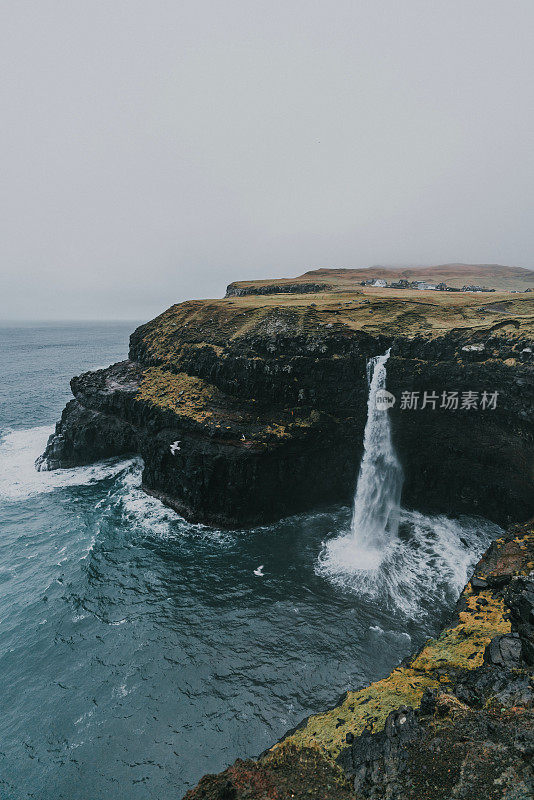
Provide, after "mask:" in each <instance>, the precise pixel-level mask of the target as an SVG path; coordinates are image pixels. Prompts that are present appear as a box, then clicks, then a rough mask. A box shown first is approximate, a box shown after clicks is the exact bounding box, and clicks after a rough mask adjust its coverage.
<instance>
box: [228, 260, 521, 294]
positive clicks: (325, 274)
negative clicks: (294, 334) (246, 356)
mask: <svg viewBox="0 0 534 800" xmlns="http://www.w3.org/2000/svg"><path fill="white" fill-rule="evenodd" d="M369 278H383V279H384V280H387V281H394V280H400V279H402V278H404V279H406V280H409V281H416V280H421V281H424V280H426V281H429V282H431V283H441V282H444V283H447V284H448V285H449V286H453V287H457V288H461V287H462V286H464V285H478V286H483V287H486V288H488V289H497V290H498V291H511V290H515V291H520V292H523V291H525V289H528V288H529V287H530V288H532V289H534V271H532V270H530V269H525V268H524V267H506V266H503V265H501V264H438V265H434V266H419V267H410V266H408V267H387V266H376V267H364V268H359V269H334V268H331V267H321V268H319V269H312V270H309V271H308V272H305V273H304V274H303V275H299V276H298V277H296V278H268V279H265V280H255V281H235V282H234V283H231V284H230V285H229V286H228V295H229V296H231V295H241V294H277V293H283V292H288V291H289V292H297V291H299V286H300V285H302V291H303V292H316V291H321V290H324V289H351V288H355V287H356V286H357V285H358V284H359V283H360V282H361V281H363V280H368V279H369Z"/></svg>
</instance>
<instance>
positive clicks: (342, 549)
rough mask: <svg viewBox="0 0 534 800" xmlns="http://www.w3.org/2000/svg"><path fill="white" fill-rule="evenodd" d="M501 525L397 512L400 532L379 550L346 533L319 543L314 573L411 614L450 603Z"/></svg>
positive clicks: (469, 519) (466, 519)
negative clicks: (362, 545)
mask: <svg viewBox="0 0 534 800" xmlns="http://www.w3.org/2000/svg"><path fill="white" fill-rule="evenodd" d="M500 533H501V529H500V528H499V527H498V526H497V525H494V524H493V523H491V522H488V521H487V520H482V519H476V518H462V519H460V520H453V519H449V518H448V517H444V516H435V517H430V516H425V515H424V514H420V513H418V512H414V511H412V512H410V511H402V512H401V516H400V533H399V536H394V537H391V539H390V540H389V542H388V543H387V544H386V545H385V546H384V547H383V548H382V549H378V548H377V549H376V550H373V551H371V552H370V551H369V549H368V548H362V547H359V546H358V543H357V542H356V541H355V539H354V536H352V535H351V532H350V531H348V532H347V533H345V534H343V535H341V536H338V537H335V538H333V539H330V540H329V541H327V542H324V543H323V549H322V551H321V553H320V555H319V558H318V560H317V563H316V567H315V571H316V573H317V574H318V575H320V576H322V577H324V578H326V579H328V580H329V581H330V582H332V583H333V584H335V585H336V586H338V587H340V588H342V589H344V590H347V591H351V592H354V593H356V594H358V595H361V596H365V597H367V598H369V599H370V600H375V599H376V600H377V601H381V602H385V603H387V605H388V606H390V607H392V608H393V609H395V610H399V611H401V612H402V613H404V614H406V615H408V616H412V615H413V614H415V613H419V614H424V613H426V612H425V611H424V608H423V606H428V607H430V606H431V605H432V603H433V602H437V603H443V602H450V601H451V600H453V599H454V598H455V597H457V596H458V595H459V594H460V592H461V591H462V589H463V587H464V586H465V584H466V583H467V580H468V577H469V574H470V572H471V570H472V569H473V567H474V565H475V564H476V562H477V560H478V559H479V557H480V556H481V554H482V553H483V552H484V550H485V549H486V548H487V546H488V545H489V543H490V541H491V540H492V539H494V538H496V537H497V536H498V535H499V534H500Z"/></svg>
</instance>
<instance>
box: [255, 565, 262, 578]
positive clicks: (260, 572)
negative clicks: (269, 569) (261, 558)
mask: <svg viewBox="0 0 534 800" xmlns="http://www.w3.org/2000/svg"><path fill="white" fill-rule="evenodd" d="M254 575H256V577H257V578H263V577H264V575H263V564H260V566H259V567H257V568H256V569H255V570H254Z"/></svg>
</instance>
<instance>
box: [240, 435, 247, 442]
mask: <svg viewBox="0 0 534 800" xmlns="http://www.w3.org/2000/svg"><path fill="white" fill-rule="evenodd" d="M241 441H242V442H246V439H245V434H244V433H243V434H242V435H241Z"/></svg>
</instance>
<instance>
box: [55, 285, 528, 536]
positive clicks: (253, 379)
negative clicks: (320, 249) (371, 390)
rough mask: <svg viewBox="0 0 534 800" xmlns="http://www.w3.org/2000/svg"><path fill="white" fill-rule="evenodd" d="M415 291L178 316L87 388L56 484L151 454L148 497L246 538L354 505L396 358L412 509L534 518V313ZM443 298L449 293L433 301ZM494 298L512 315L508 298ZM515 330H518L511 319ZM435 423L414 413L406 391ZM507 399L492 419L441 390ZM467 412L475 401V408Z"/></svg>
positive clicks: (226, 307) (65, 433) (75, 387)
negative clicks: (370, 416)
mask: <svg viewBox="0 0 534 800" xmlns="http://www.w3.org/2000/svg"><path fill="white" fill-rule="evenodd" d="M415 294H418V295H419V297H420V294H421V293H405V296H403V297H402V298H399V297H394V296H392V295H391V294H389V295H388V296H387V298H384V297H383V296H381V295H380V294H373V293H368V292H364V291H362V292H351V293H324V292H321V293H320V294H309V295H299V296H292V295H288V296H281V295H279V296H277V297H275V298H273V297H272V296H271V297H242V298H241V297H240V298H227V299H224V300H211V301H191V302H188V303H183V304H181V305H179V306H172V307H171V308H170V309H168V311H166V312H164V313H163V314H162V315H160V316H159V317H157V318H156V319H155V320H153V321H151V322H149V323H147V324H146V325H143V326H141V327H140V328H138V329H137V330H136V331H135V332H134V333H133V335H132V337H131V344H130V354H129V355H130V358H129V360H128V361H125V362H122V363H119V364H115V365H113V366H112V367H110V368H109V369H107V370H100V371H97V372H94V373H87V374H85V375H81V376H79V377H77V378H74V379H73V380H72V382H71V387H72V391H73V395H74V400H73V401H71V402H70V403H69V404H68V405H67V407H66V409H65V411H64V412H63V415H62V418H61V421H60V422H59V423H58V426H57V430H56V433H55V435H54V436H53V437H51V440H50V442H49V444H48V447H47V450H46V452H45V454H44V456H43V457H42V459H41V467H42V468H49V469H53V468H57V467H67V466H72V465H77V464H86V463H89V462H91V461H94V460H95V459H99V458H107V457H111V456H119V455H124V454H128V453H132V454H133V453H140V454H141V455H142V457H143V459H144V464H145V468H144V473H143V485H144V487H145V488H146V490H147V491H149V492H152V493H154V494H155V495H157V496H158V497H160V498H161V499H163V500H164V501H165V502H166V503H168V504H169V505H171V506H172V507H173V508H175V509H176V510H177V511H179V512H180V513H181V514H183V515H184V516H186V517H188V518H189V519H193V520H201V521H204V522H207V523H214V524H217V525H224V526H241V525H247V524H253V523H257V522H265V521H268V520H270V519H274V518H277V517H281V516H284V515H287V514H291V513H295V512H298V511H302V510H306V509H309V508H311V507H315V506H318V505H321V504H326V503H333V502H343V503H348V502H350V500H351V497H352V494H353V490H354V484H355V479H356V473H357V469H358V462H359V456H360V453H361V447H362V437H363V428H364V425H365V420H366V413H367V408H366V406H367V383H366V372H365V365H366V362H367V360H368V359H369V357H370V356H372V355H376V354H379V353H383V352H384V351H385V350H386V349H387V348H388V347H391V348H392V355H391V358H390V360H389V362H388V388H389V389H390V390H391V391H392V392H393V393H394V394H395V395H396V396H397V402H396V404H395V407H394V409H393V411H392V418H393V428H394V438H395V445H396V447H397V450H398V453H399V456H400V459H401V461H402V464H403V468H404V471H405V484H404V496H403V502H404V504H405V505H406V506H412V507H416V508H418V509H420V510H430V511H436V512H444V513H452V514H455V513H462V512H467V513H473V512H478V513H482V514H484V515H485V516H487V517H489V518H491V519H494V520H496V521H498V522H501V523H502V522H509V521H510V520H512V519H513V520H518V519H526V518H527V517H529V515H531V514H533V513H534V439H533V430H534V424H533V423H534V379H533V370H534V367H533V360H532V350H533V349H534V344H533V336H532V331H533V322H532V320H533V319H534V314H533V308H534V301H528V300H524V299H522V298H516V299H515V300H513V301H512V300H510V298H511V297H513V296H511V295H507V299H506V314H503V313H501V312H498V311H492V308H494V307H495V303H496V302H497V303H498V301H499V297H500V296H499V295H492V303H491V304H489V306H488V303H487V302H485V301H484V300H483V299H482V298H480V297H476V296H472V297H465V296H464V297H462V298H461V299H458V296H455V297H451V296H450V295H449V296H444V293H439V294H441V297H440V298H439V301H436V300H433V301H432V302H426V301H425V302H423V301H421V300H420V299H419V297H417V298H415V297H414V295H415ZM432 294H438V293H432ZM495 298H497V300H496V299H495ZM503 317H504V318H503ZM425 391H426V392H428V393H433V394H434V395H435V396H437V398H438V401H437V403H436V408H435V409H433V408H431V404H428V403H427V407H426V408H425V409H421V408H420V407H419V408H417V409H415V410H409V409H404V408H402V407H401V396H402V393H403V392H416V393H419V406H421V402H422V399H423V395H424V392H425ZM453 391H457V392H459V393H460V396H461V394H462V393H463V392H468V391H470V392H476V393H478V399H479V401H480V399H481V397H482V394H483V392H484V391H486V392H489V393H493V392H498V400H497V407H496V408H495V409H492V408H486V409H485V410H482V409H480V408H479V409H478V410H475V409H462V408H461V407H460V408H458V409H457V410H452V409H445V408H441V402H442V395H443V392H447V393H448V392H453ZM460 405H461V403H460Z"/></svg>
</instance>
